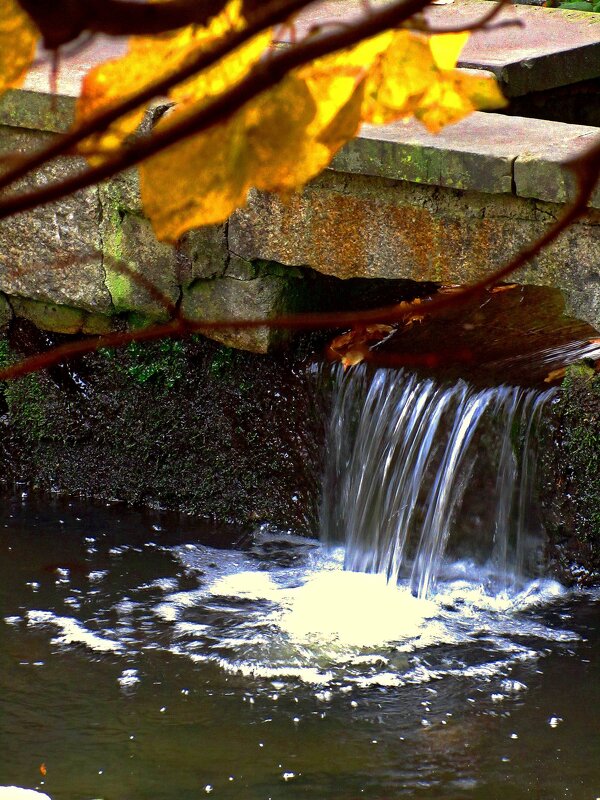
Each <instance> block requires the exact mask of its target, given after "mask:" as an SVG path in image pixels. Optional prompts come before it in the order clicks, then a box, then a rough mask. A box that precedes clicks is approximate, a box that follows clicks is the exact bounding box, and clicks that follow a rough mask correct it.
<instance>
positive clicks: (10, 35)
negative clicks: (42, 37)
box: [0, 0, 39, 94]
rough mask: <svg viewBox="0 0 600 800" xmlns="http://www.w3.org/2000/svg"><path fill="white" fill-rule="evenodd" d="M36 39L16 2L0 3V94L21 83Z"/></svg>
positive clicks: (36, 36)
mask: <svg viewBox="0 0 600 800" xmlns="http://www.w3.org/2000/svg"><path fill="white" fill-rule="evenodd" d="M38 36H39V34H38V32H37V29H36V27H35V26H34V24H33V23H32V22H31V20H30V19H29V17H28V16H27V14H25V12H24V11H23V10H22V9H21V6H20V5H19V4H18V3H17V2H16V0H0V94H1V93H2V92H4V91H6V89H10V88H11V87H13V86H19V85H20V84H21V83H22V82H23V80H24V78H25V75H26V73H27V70H28V69H29V67H30V65H31V62H32V61H33V57H34V55H35V48H36V44H37V40H38Z"/></svg>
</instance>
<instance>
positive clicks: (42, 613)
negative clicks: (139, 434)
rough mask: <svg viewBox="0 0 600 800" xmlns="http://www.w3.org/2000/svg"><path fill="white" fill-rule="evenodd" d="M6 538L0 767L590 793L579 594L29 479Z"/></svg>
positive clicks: (74, 781)
mask: <svg viewBox="0 0 600 800" xmlns="http://www.w3.org/2000/svg"><path fill="white" fill-rule="evenodd" d="M235 540H237V542H236V546H235V547H233V548H232V547H231V543H232V542H233V541H235ZM0 558H1V567H0V569H1V575H0V785H10V784H15V785H18V786H23V787H31V788H35V787H37V788H39V789H40V790H42V791H44V792H47V793H48V794H49V795H50V796H51V797H52V798H53V799H54V800H92V799H93V798H103V799H104V800H120V799H121V798H123V799H124V800H146V799H148V800H150V798H152V800H197V799H198V798H202V797H205V796H213V797H215V798H217V797H219V798H247V799H248V800H255V799H256V800H259V799H260V800H267V798H273V800H279V799H280V798H340V799H341V798H344V800H353V799H354V798H363V797H364V798H372V799H373V800H374V799H375V798H377V800H384V798H385V799H386V800H387V799H390V798H397V797H417V798H421V797H422V798H456V799H458V798H473V799H474V800H480V799H481V800H484V798H485V800H494V798H503V799H504V798H511V799H514V800H518V799H519V798H543V799H544V800H553V799H554V798H573V799H574V800H580V799H581V800H594V799H595V798H598V797H600V712H599V709H600V613H599V612H600V606H599V605H598V599H597V597H595V596H594V595H593V594H578V593H573V592H571V593H568V592H567V591H566V590H564V589H562V588H561V587H560V586H558V585H557V584H556V583H553V582H552V581H543V580H542V581H539V580H538V581H536V582H533V583H531V584H529V585H527V586H526V587H525V588H524V589H523V590H522V591H521V593H520V594H518V595H516V596H509V595H507V594H502V593H501V594H498V595H492V594H488V593H487V591H486V576H485V574H484V572H483V571H482V570H481V569H480V568H477V567H475V565H473V564H470V563H468V562H460V563H456V564H453V565H450V566H451V569H450V570H449V571H448V576H449V577H448V579H447V581H446V582H444V583H443V584H442V585H440V586H439V587H438V594H437V595H436V596H435V597H433V598H432V599H431V600H418V599H416V598H415V597H413V596H412V595H411V593H410V591H409V590H408V588H407V587H406V586H403V585H402V584H401V585H400V586H399V587H398V588H390V587H388V586H386V585H385V584H383V583H382V582H381V580H380V579H379V578H378V577H377V576H368V575H360V574H353V573H344V572H342V570H341V563H342V560H343V553H342V552H341V551H334V552H332V553H329V554H326V553H324V552H323V551H322V550H321V549H320V547H319V546H318V545H317V544H316V543H314V542H309V541H306V540H301V539H298V538H296V537H292V536H289V535H286V534H280V533H277V532H273V531H268V530H265V529H262V530H260V531H257V532H256V533H255V534H253V535H250V534H245V535H242V533H241V532H237V531H227V530H221V531H219V530H211V529H210V528H208V527H206V528H205V529H199V528H198V525H197V524H196V523H191V522H190V523H189V524H187V525H184V524H183V523H182V522H181V521H177V522H174V521H173V519H170V518H166V517H159V516H158V515H156V516H154V515H151V514H139V513H136V512H132V511H123V509H121V508H118V507H112V508H111V507H104V506H97V505H96V506H90V505H85V506H84V505H83V504H81V505H79V504H75V503H67V502H65V501H60V500H48V499H43V500H39V499H34V498H23V499H22V500H21V499H17V500H13V501H10V502H6V501H5V502H4V505H3V509H2V513H1V518H0ZM42 763H43V764H45V765H46V768H47V774H46V776H45V778H42V776H41V773H40V765H41V764H42Z"/></svg>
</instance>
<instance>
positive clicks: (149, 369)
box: [125, 339, 185, 389]
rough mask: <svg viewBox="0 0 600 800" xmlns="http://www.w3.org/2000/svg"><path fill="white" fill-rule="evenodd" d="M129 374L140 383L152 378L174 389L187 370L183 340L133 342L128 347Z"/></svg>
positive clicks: (127, 369)
mask: <svg viewBox="0 0 600 800" xmlns="http://www.w3.org/2000/svg"><path fill="white" fill-rule="evenodd" d="M125 352H126V354H127V357H128V358H127V361H128V365H127V367H126V372H127V374H128V375H129V376H130V377H131V378H133V380H134V381H135V382H136V383H138V384H144V383H146V382H147V381H150V380H152V381H153V382H155V383H159V384H162V385H163V386H164V388H165V389H172V388H173V387H174V386H175V384H176V383H177V382H178V381H180V380H181V378H182V377H183V374H184V371H185V353H184V347H183V344H182V342H180V341H177V340H175V341H174V340H172V339H162V340H160V341H159V342H152V343H150V344H140V343H138V342H131V344H130V345H129V346H128V347H127V348H126V351H125Z"/></svg>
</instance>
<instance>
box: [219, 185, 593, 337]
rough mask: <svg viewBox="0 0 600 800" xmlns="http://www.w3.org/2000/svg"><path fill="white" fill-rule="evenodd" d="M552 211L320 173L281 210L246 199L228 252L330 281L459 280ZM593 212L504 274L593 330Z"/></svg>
mask: <svg viewBox="0 0 600 800" xmlns="http://www.w3.org/2000/svg"><path fill="white" fill-rule="evenodd" d="M560 213H561V208H560V206H557V205H554V204H547V203H542V202H540V201H533V200H528V199H525V198H521V197H515V196H513V195H509V194H504V195H490V194H485V193H482V192H457V191H454V190H451V189H440V188H437V187H434V186H425V185H418V184H414V183H408V182H400V181H398V182H391V181H388V180H384V179H376V178H368V177H364V176H359V175H354V176H348V175H341V174H338V173H333V172H329V173H326V174H324V175H323V176H321V177H320V178H319V179H318V180H317V181H315V182H314V183H313V184H311V185H310V186H308V187H306V189H305V190H304V192H303V193H302V194H300V195H297V196H296V197H294V198H293V199H292V200H291V202H290V203H288V204H283V203H281V202H280V201H279V200H278V199H277V198H275V197H274V196H273V195H267V194H262V193H258V192H255V193H253V194H252V196H251V198H250V202H249V203H248V206H247V207H246V208H245V209H241V210H238V211H236V212H235V214H234V215H233V217H232V219H231V220H230V224H229V244H230V248H231V249H232V250H234V251H235V252H236V253H238V254H239V255H240V256H241V257H243V258H245V259H247V260H249V261H252V260H254V259H257V258H264V259H269V260H273V261H277V262H280V263H282V264H290V265H296V266H298V265H307V266H310V267H313V268H314V269H316V270H318V271H319V272H323V273H325V274H328V275H334V276H336V277H338V278H352V277H365V278H407V279H412V280H415V281H436V282H440V283H446V284H449V283H468V282H471V281H475V280H478V279H480V278H483V277H484V276H485V275H487V274H489V273H490V272H491V271H493V270H494V269H496V268H498V267H499V266H501V265H502V264H504V263H506V261H507V260H508V259H509V258H510V257H511V256H512V255H514V254H516V253H517V252H518V251H519V250H521V249H522V248H523V247H524V246H525V245H526V244H528V243H529V242H532V241H534V240H535V239H536V238H538V237H539V236H540V235H541V234H542V233H543V231H545V230H546V229H547V227H548V225H549V224H550V223H551V222H552V221H553V220H554V219H555V218H556V216H558V215H559V214H560ZM599 253H600V213H599V212H598V211H595V210H590V211H589V212H588V214H587V215H586V216H584V217H583V218H582V220H581V221H580V222H578V223H576V224H575V225H573V226H571V228H570V229H568V230H567V231H566V232H565V233H564V234H563V235H562V236H561V237H560V238H559V239H558V241H557V242H555V243H554V244H553V245H552V246H551V247H549V248H547V249H546V250H544V251H543V252H542V253H540V254H539V255H538V256H537V257H536V258H535V259H534V260H533V262H532V263H531V264H530V265H528V266H527V267H525V268H523V269H522V270H521V271H520V272H518V273H517V274H516V275H515V276H514V277H515V280H518V281H520V282H523V283H532V284H537V285H542V286H554V287H556V288H558V289H561V290H562V291H564V292H565V293H566V294H568V295H569V296H570V297H572V298H576V299H577V303H578V312H579V315H580V316H581V318H582V319H585V320H586V321H588V322H590V323H591V324H592V325H594V326H595V327H596V328H599V327H600V316H599V315H598V301H599V299H600V273H599V271H598V263H599V262H598V254H599Z"/></svg>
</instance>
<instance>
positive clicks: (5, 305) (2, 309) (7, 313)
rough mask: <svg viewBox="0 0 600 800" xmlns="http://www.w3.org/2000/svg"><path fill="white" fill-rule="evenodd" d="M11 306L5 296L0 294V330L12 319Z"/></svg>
mask: <svg viewBox="0 0 600 800" xmlns="http://www.w3.org/2000/svg"><path fill="white" fill-rule="evenodd" d="M12 315H13V312H12V307H11V305H10V303H9V302H8V300H7V299H6V297H5V296H4V295H3V294H0V331H3V330H4V329H5V328H6V326H7V325H8V323H9V322H10V321H11V319H12Z"/></svg>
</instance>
